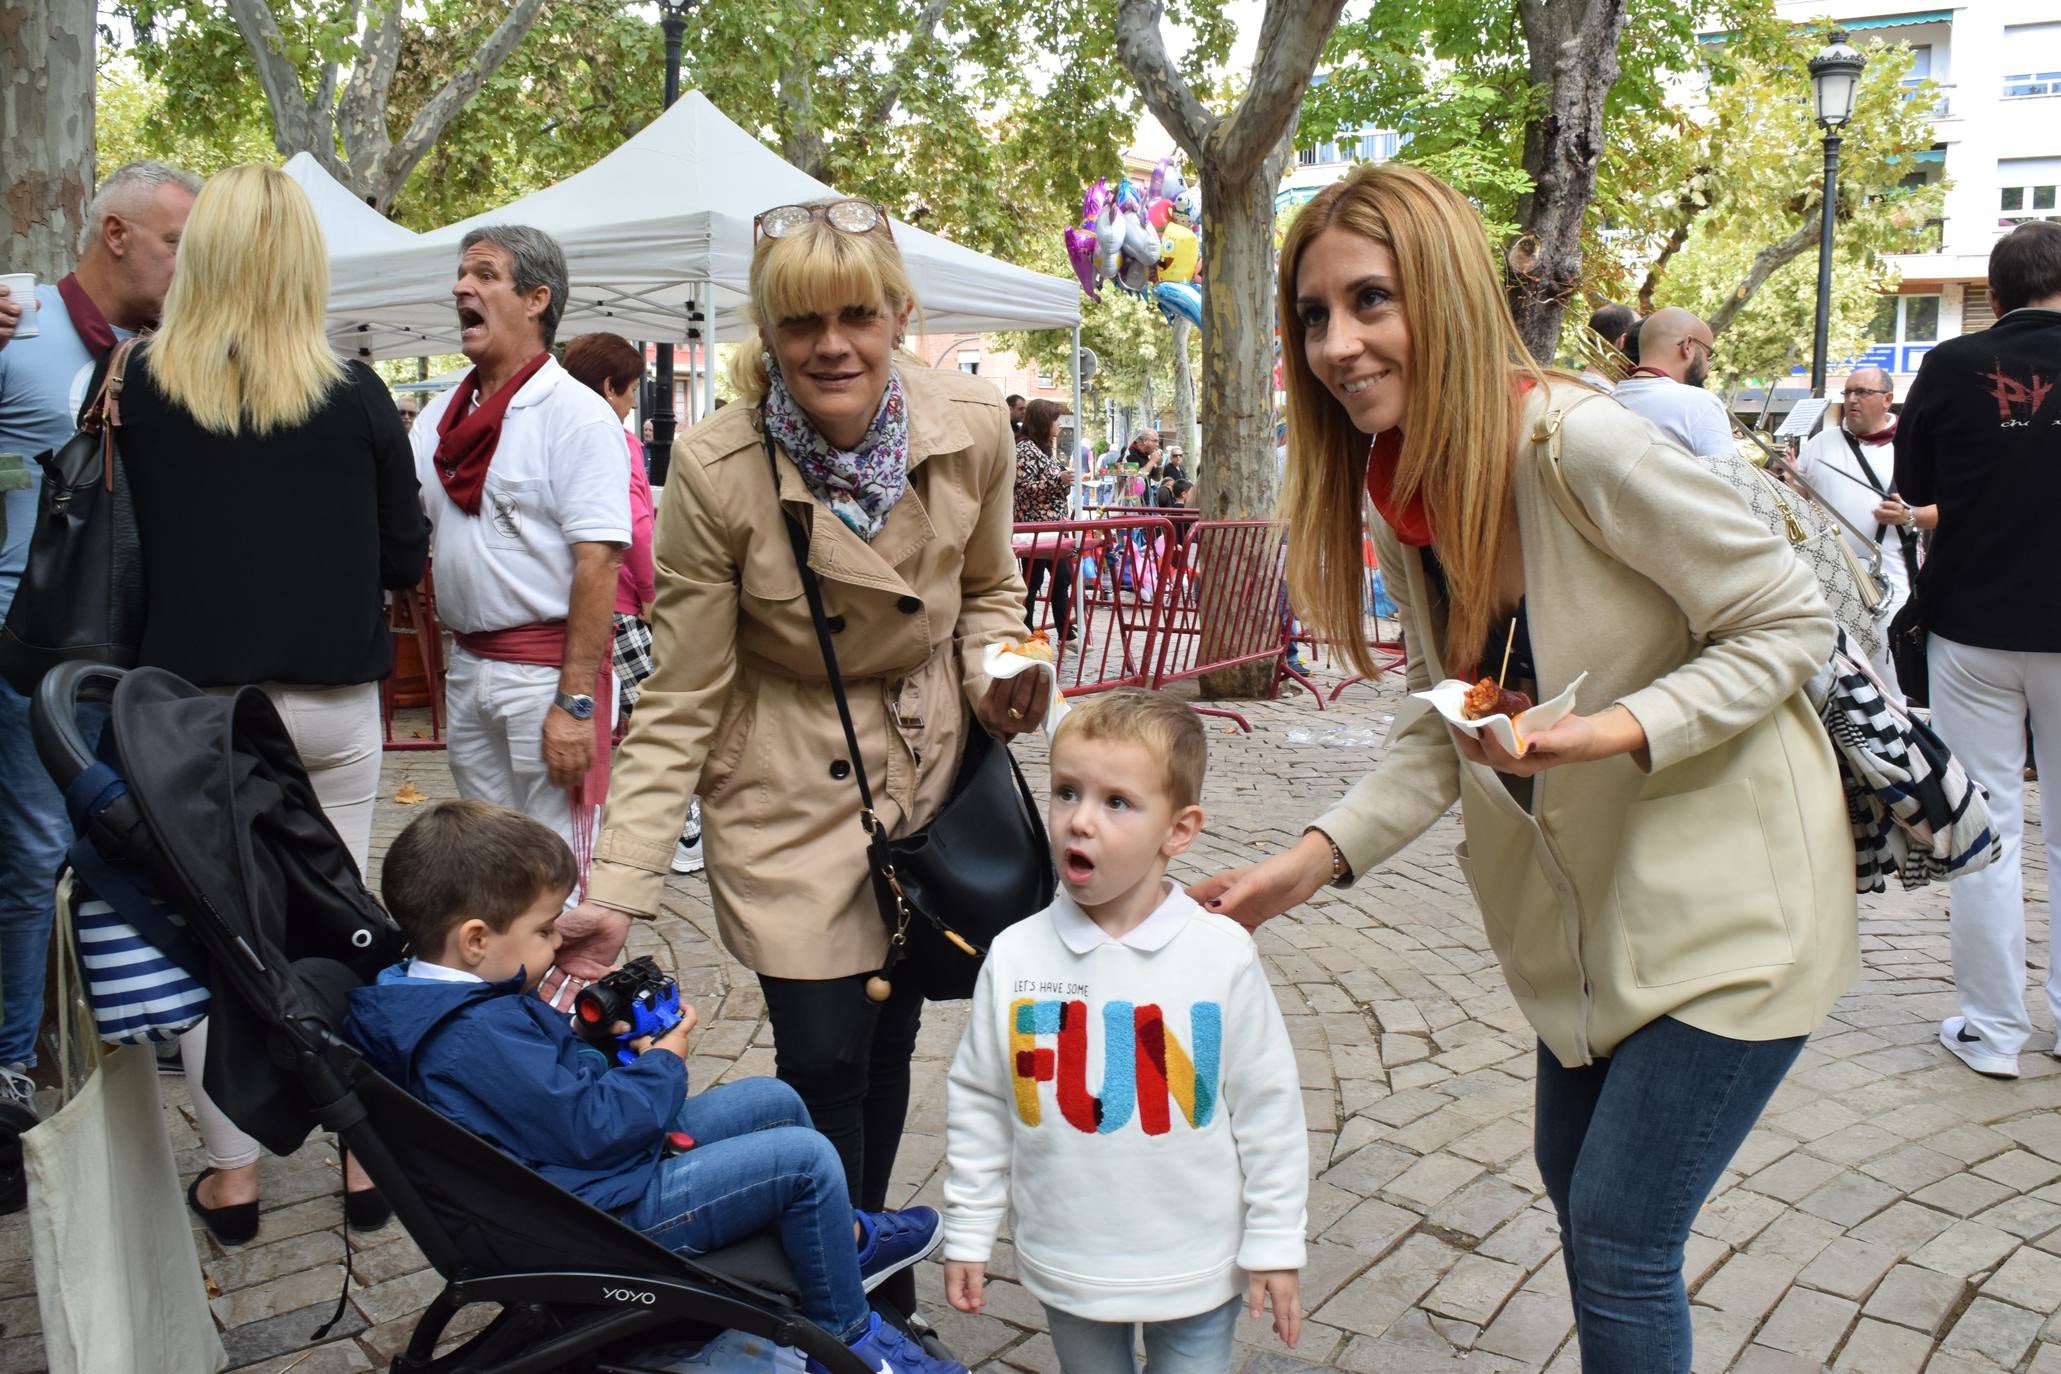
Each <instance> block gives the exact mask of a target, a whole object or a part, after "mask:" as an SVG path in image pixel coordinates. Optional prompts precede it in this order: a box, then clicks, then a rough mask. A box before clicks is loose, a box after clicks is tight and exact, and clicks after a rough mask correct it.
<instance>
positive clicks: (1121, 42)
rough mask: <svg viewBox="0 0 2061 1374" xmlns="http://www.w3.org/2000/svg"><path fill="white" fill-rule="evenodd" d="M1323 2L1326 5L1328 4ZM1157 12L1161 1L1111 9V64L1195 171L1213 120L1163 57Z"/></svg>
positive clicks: (1128, 0)
mask: <svg viewBox="0 0 2061 1374" xmlns="http://www.w3.org/2000/svg"><path fill="white" fill-rule="evenodd" d="M1324 3H1325V4H1327V5H1329V4H1331V3H1333V0H1324ZM1162 8H1163V3H1162V0H1120V3H1119V4H1118V6H1117V11H1116V55H1117V60H1118V61H1120V62H1122V63H1123V64H1124V70H1125V71H1127V72H1129V73H1130V74H1131V80H1133V81H1135V82H1137V83H1138V93H1139V94H1140V95H1142V96H1144V97H1145V107H1146V108H1147V109H1149V110H1151V111H1152V114H1153V117H1154V118H1155V119H1157V120H1158V121H1159V122H1160V123H1161V124H1163V125H1165V126H1166V131H1167V132H1168V133H1170V134H1172V135H1173V136H1174V141H1175V142H1176V143H1179V144H1180V145H1181V148H1182V150H1183V151H1184V152H1186V153H1187V154H1188V156H1189V157H1190V158H1191V159H1192V160H1193V161H1194V163H1195V165H1196V166H1197V167H1198V168H1200V167H1201V166H1202V161H1203V156H1202V145H1203V144H1204V143H1206V142H1208V141H1209V138H1210V135H1212V134H1213V133H1215V132H1216V128H1217V124H1218V123H1219V121H1218V119H1217V116H1215V115H1214V114H1211V113H1210V111H1209V109H1208V108H1207V107H1206V106H1205V105H1203V103H1202V102H1201V101H1200V100H1197V99H1196V98H1195V92H1194V91H1192V90H1190V89H1189V87H1188V83H1187V81H1186V80H1185V79H1184V78H1183V77H1182V76H1181V73H1180V70H1179V69H1178V68H1176V67H1175V66H1174V63H1173V59H1172V58H1170V57H1168V56H1167V52H1166V43H1165V42H1164V41H1163V40H1162V39H1161V38H1160V36H1159V16H1160V11H1161V9H1162ZM1272 11H1273V6H1272V5H1269V6H1268V14H1269V17H1270V18H1271V16H1272Z"/></svg>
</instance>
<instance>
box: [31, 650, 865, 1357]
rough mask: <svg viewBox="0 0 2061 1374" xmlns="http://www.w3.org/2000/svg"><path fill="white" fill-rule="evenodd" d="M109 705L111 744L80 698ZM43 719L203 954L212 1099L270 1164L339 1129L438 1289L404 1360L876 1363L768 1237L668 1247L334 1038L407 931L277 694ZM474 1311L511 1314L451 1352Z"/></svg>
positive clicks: (125, 699) (72, 709)
mask: <svg viewBox="0 0 2061 1374" xmlns="http://www.w3.org/2000/svg"><path fill="white" fill-rule="evenodd" d="M102 706H105V707H106V708H107V710H108V713H109V719H108V725H107V728H106V731H105V733H104V735H103V736H102V738H101V740H100V743H99V745H98V747H97V748H96V747H94V746H93V745H91V744H89V742H88V739H87V730H86V729H84V728H82V726H81V721H80V716H81V708H82V707H84V708H87V711H88V713H89V714H91V715H94V716H97V715H98V714H99V710H100V708H101V707H102ZM31 723H32V729H33V732H34V735H35V741H36V746H37V750H38V753H39V755H40V757H41V758H42V760H43V764H44V766H45V767H46V768H47V769H48V770H49V771H50V773H51V775H52V777H54V778H55V779H56V781H57V784H58V786H59V788H60V789H61V790H64V791H65V792H66V793H67V797H68V800H71V801H73V802H74V814H75V815H78V814H81V812H84V813H85V814H86V815H87V817H88V819H87V823H86V825H85V834H86V836H87V837H88V838H89V839H90V841H91V842H92V845H93V847H94V849H95V850H96V851H97V852H98V855H99V858H100V859H101V860H104V861H105V862H106V864H107V865H109V866H110V867H112V868H113V869H116V870H126V873H127V875H128V876H130V877H132V878H140V879H142V880H143V881H144V882H145V883H146V884H148V885H150V886H154V888H155V889H156V891H157V893H158V894H160V896H161V897H162V899H163V900H165V901H166V902H167V903H168V904H169V905H170V906H172V907H173V908H174V909H175V910H176V911H177V912H178V913H179V915H180V916H181V918H182V919H183V921H184V924H185V928H186V932H187V933H188V935H189V936H190V937H191V941H190V943H191V945H192V946H197V947H198V948H197V951H194V950H192V949H189V950H188V951H187V953H186V957H187V958H192V959H194V960H195V962H196V963H198V964H200V965H201V967H196V968H191V969H189V972H191V973H192V974H193V975H194V976H195V977H196V978H197V979H199V980H200V981H202V982H204V983H205V984H206V985H207V987H208V989H209V993H210V1003H209V1014H210V1016H211V1017H212V1018H213V1019H212V1025H213V1028H214V1029H213V1032H212V1034H211V1036H210V1044H209V1053H208V1063H207V1066H206V1083H207V1088H208V1092H209V1094H210V1095H211V1096H213V1097H214V1098H215V1100H216V1102H217V1103H218V1104H219V1105H220V1106H221V1108H222V1110H223V1111H224V1113H225V1114H226V1115H227V1116H228V1117H229V1118H230V1119H231V1120H232V1121H234V1122H235V1123H236V1124H237V1125H238V1126H239V1127H241V1128H242V1129H244V1130H245V1131H248V1132H249V1133H250V1134H252V1135H253V1136H255V1137H257V1139H258V1140H259V1141H261V1142H262V1143H263V1144H264V1145H265V1147H266V1148H267V1149H269V1150H272V1151H273V1152H274V1153H277V1154H289V1153H291V1152H292V1151H293V1150H295V1149H297V1148H298V1147H299V1146H300V1144H301V1143H302V1142H303V1141H304V1140H305V1139H306V1138H307V1135H308V1133H309V1132H310V1131H312V1130H314V1129H315V1128H317V1127H318V1126H319V1127H321V1128H323V1129H326V1130H329V1131H333V1132H335V1133H336V1135H337V1136H338V1137H339V1139H340V1140H341V1141H342V1143H343V1146H344V1147H345V1148H346V1149H348V1150H349V1151H350V1152H351V1153H352V1154H353V1155H354V1156H356V1157H357V1158H358V1160H359V1161H361V1162H362V1163H363V1165H364V1167H365V1170H366V1172H367V1173H368V1174H370V1175H371V1177H372V1180H373V1181H374V1182H375V1183H377V1184H378V1185H379V1186H380V1188H381V1189H382V1190H384V1192H385V1194H386V1196H387V1198H388V1200H389V1201H390V1202H391V1203H392V1205H393V1210H394V1215H395V1216H396V1217H397V1218H398V1219H399V1221H400V1222H401V1224H402V1225H403V1226H404V1227H406V1228H407V1231H408V1234H409V1235H410V1236H411V1237H413V1238H414V1240H415V1242H416V1244H417V1245H419V1246H420V1247H421V1248H422V1251H423V1253H424V1254H425V1255H426V1256H428V1258H429V1262H430V1264H431V1265H432V1266H434V1267H435V1269H436V1271H437V1273H438V1274H440V1275H441V1276H442V1277H443V1279H444V1289H443V1291H442V1293H440V1294H439V1295H438V1297H437V1298H436V1300H435V1301H434V1302H433V1303H432V1304H431V1305H430V1307H429V1309H428V1310H427V1311H426V1312H424V1313H423V1315H422V1319H421V1321H420V1322H419V1323H418V1324H417V1325H416V1327H415V1330H414V1333H413V1336H412V1338H411V1339H410V1341H409V1342H408V1346H407V1349H406V1350H404V1351H402V1352H401V1353H400V1354H399V1355H397V1356H395V1357H394V1360H393V1363H392V1365H391V1368H392V1369H393V1370H395V1371H415V1372H418V1374H431V1372H434V1374H446V1372H448V1374H458V1372H459V1371H465V1374H546V1372H547V1371H583V1372H586V1374H640V1372H641V1371H654V1370H662V1369H665V1368H668V1367H669V1365H668V1364H667V1363H661V1362H655V1361H657V1360H658V1358H659V1357H658V1356H657V1354H656V1353H655V1352H659V1351H663V1352H665V1353H664V1359H665V1360H666V1361H670V1360H671V1359H672V1358H674V1357H675V1356H677V1355H678V1354H679V1353H681V1352H682V1351H685V1350H689V1349H691V1348H692V1346H693V1345H694V1344H695V1343H697V1342H703V1343H705V1342H707V1341H710V1340H713V1339H714V1338H715V1337H717V1336H719V1335H720V1334H721V1333H723V1332H724V1331H726V1330H727V1331H738V1332H744V1333H748V1334H750V1335H755V1336H759V1337H763V1338H766V1339H769V1340H771V1341H773V1342H774V1343H776V1344H778V1345H781V1346H786V1347H791V1348H792V1349H794V1350H796V1351H799V1352H801V1353H803V1354H806V1355H809V1356H813V1357H814V1358H815V1359H817V1360H818V1361H820V1362H821V1363H822V1364H823V1365H824V1366H825V1367H827V1368H828V1369H830V1370H831V1371H832V1372H833V1374H869V1371H868V1367H867V1365H866V1364H865V1362H864V1361H862V1360H861V1359H859V1357H857V1356H856V1355H854V1354H853V1353H852V1352H851V1351H850V1350H849V1349H847V1348H846V1346H845V1345H844V1344H843V1342H841V1341H840V1340H838V1339H837V1338H836V1336H834V1335H832V1334H831V1333H829V1332H826V1331H824V1330H823V1329H821V1328H820V1327H818V1326H816V1325H814V1324H813V1323H811V1322H809V1321H808V1320H807V1319H806V1318H804V1317H803V1316H802V1315H801V1314H800V1312H799V1311H798V1310H797V1307H796V1303H797V1300H798V1295H797V1293H796V1290H795V1284H794V1279H793V1276H792V1274H791V1273H790V1271H789V1269H788V1265H787V1258H786V1255H785V1254H784V1253H783V1252H782V1250H781V1248H780V1246H779V1243H778V1241H777V1239H775V1238H774V1237H773V1236H772V1235H771V1234H770V1233H768V1234H764V1235H760V1236H756V1237H753V1238H751V1239H750V1240H748V1241H746V1242H744V1243H742V1244H739V1245H735V1246H731V1247H728V1248H725V1249H723V1250H719V1251H715V1252H712V1253H710V1254H707V1255H704V1256H702V1257H700V1258H699V1259H694V1260H689V1259H685V1258H682V1257H681V1256H678V1255H675V1254H672V1253H671V1252H669V1251H667V1250H665V1249H664V1248H663V1247H661V1246H659V1245H657V1244H654V1243H653V1242H652V1241H650V1240H647V1239H646V1238H645V1237H643V1236H642V1235H639V1234H638V1233H637V1232H636V1231H633V1230H631V1229H630V1228H629V1227H627V1226H625V1225H624V1224H622V1223H621V1222H619V1221H617V1220H616V1219H615V1218H613V1217H611V1216H609V1215H607V1214H606V1213H603V1212H601V1211H598V1210H596V1209H595V1208H593V1207H590V1206H588V1205H587V1204H586V1203H584V1202H582V1201H581V1200H580V1199H578V1198H576V1197H574V1196H573V1195H572V1194H570V1193H567V1192H564V1191H562V1190H560V1189H559V1188H557V1187H555V1186H554V1185H552V1184H551V1183H549V1182H546V1181H545V1180H544V1179H542V1178H540V1177H539V1176H537V1175H536V1174H534V1173H532V1172H531V1171H530V1170H529V1169H528V1168H526V1167H524V1166H523V1165H521V1164H519V1163H517V1162H516V1161H515V1160H513V1159H511V1158H509V1157H508V1156H506V1155H504V1154H502V1153H501V1152H500V1151H499V1150H497V1149H495V1148H494V1147H493V1146H491V1145H489V1144H487V1143H486V1142H485V1141H483V1140H481V1139H479V1138H478V1137H477V1136H474V1135H473V1134H471V1133H470V1132H468V1131H466V1130H465V1129H463V1128H462V1127H459V1126H456V1125H454V1124H452V1123H451V1122H449V1121H446V1120H445V1119H444V1118H443V1117H441V1116H439V1115H437V1114H436V1113H435V1112H434V1111H432V1110H430V1109H429V1108H428V1107H426V1106H424V1105H423V1104H422V1103H420V1102H417V1101H416V1100H415V1099H414V1098H412V1097H410V1096H409V1095H408V1094H407V1093H406V1092H404V1091H402V1090H401V1089H400V1088H398V1087H396V1086H395V1085H394V1084H392V1083H390V1082H388V1081H387V1080H386V1079H385V1078H383V1077H381V1076H380V1075H379V1074H378V1073H377V1072H375V1071H374V1070H373V1069H371V1068H370V1067H368V1066H367V1065H366V1064H365V1062H364V1061H363V1060H362V1059H361V1058H360V1057H359V1056H358V1054H357V1053H356V1051H354V1050H353V1049H352V1048H351V1047H350V1046H349V1045H348V1044H346V1043H344V1042H343V1040H341V1039H340V1038H339V1036H338V1034H337V1033H336V1030H337V1028H338V1027H340V1026H341V1025H342V1022H343V1014H344V999H345V997H346V995H347V994H348V992H349V990H350V989H351V988H353V987H356V986H359V985H360V984H362V983H364V982H366V981H368V980H369V979H370V978H371V977H373V976H374V975H375V974H376V973H377V971H378V970H379V969H380V968H381V967H383V966H384V965H386V964H388V963H391V962H393V960H394V959H395V958H396V957H397V956H398V955H399V953H400V947H401V935H400V931H399V929H398V928H397V927H396V926H395V925H394V923H393V920H392V918H391V917H389V916H388V915H387V914H386V912H385V910H384V909H383V908H381V906H380V905H379V903H378V901H377V900H375V899H374V898H373V896H372V894H371V893H370V892H369V891H367V889H366V887H365V884H364V882H363V880H362V878H361V877H360V875H359V873H358V871H357V867H356V865H355V864H354V863H353V862H352V861H351V857H350V854H349V852H348V851H347V850H346V849H345V848H344V845H343V842H342V840H341V839H340V838H338V836H337V834H336V832H335V831H334V830H333V829H332V828H331V827H330V825H329V822H328V820H327V819H326V818H325V817H324V816H323V814H322V811H321V808H320V807H319V806H318V805H317V804H316V801H315V796H314V792H313V790H312V789H311V788H310V786H309V783H308V780H307V776H306V774H305V773H304V772H303V771H302V768H301V764H300V759H299V756H298V754H296V752H295V750H294V747H293V742H292V740H291V739H290V738H289V737H288V735H287V733H286V729H285V726H284V725H283V724H282V723H281V722H280V719H279V716H278V714H277V713H276V712H275V711H274V710H273V708H272V705H271V703H270V702H269V701H268V700H267V699H266V698H265V696H264V694H263V693H261V692H259V691H257V690H256V689H252V688H246V689H244V690H242V691H240V692H237V693H235V694H234V695H226V696H208V695H206V694H204V693H202V692H201V691H200V690H199V689H197V688H195V687H193V686H192V685H191V684H189V683H187V682H185V681H183V680H182V679H180V678H178V677H176V676H174V675H173V674H171V673H168V672H165V671H163V670H161V669H155V668H138V669H132V670H128V671H126V672H125V671H123V670H121V669H116V668H108V667H102V666H98V665H92V664H78V663H74V664H66V665H64V666H61V667H59V668H58V669H56V670H54V671H52V672H51V673H50V674H48V675H47V676H46V677H45V678H44V679H43V681H42V683H41V684H40V685H39V687H38V689H37V692H36V695H35V699H34V702H33V706H32V714H31ZM82 779H83V782H82ZM74 784H80V787H79V788H78V789H77V790H75V789H74ZM87 793H90V796H91V800H90V802H88V803H82V802H80V801H79V798H80V797H81V796H83V795H84V794H87ZM346 1258H347V1259H348V1253H347V1255H346ZM476 1303H487V1304H498V1305H499V1307H500V1312H499V1313H498V1315H496V1316H495V1317H494V1318H493V1319H492V1321H491V1322H490V1323H489V1324H488V1325H486V1326H485V1327H484V1328H482V1329H481V1330H479V1331H478V1332H477V1333H476V1334H474V1335H473V1336H472V1337H471V1338H469V1339H467V1340H466V1341H464V1342H463V1343H462V1344H460V1345H459V1346H457V1347H456V1348H455V1349H453V1350H451V1351H449V1352H448V1353H446V1354H444V1355H441V1356H439V1355H437V1354H436V1347H437V1345H438V1344H439V1342H440V1340H441V1339H442V1337H443V1334H444V1332H445V1330H446V1329H447V1328H448V1326H449V1325H450V1323H451V1321H452V1319H453V1318H454V1317H455V1316H456V1315H457V1314H458V1313H459V1312H460V1311H461V1310H462V1309H464V1308H466V1307H468V1306H471V1305H473V1304H476Z"/></svg>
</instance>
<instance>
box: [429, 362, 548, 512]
mask: <svg viewBox="0 0 2061 1374" xmlns="http://www.w3.org/2000/svg"><path fill="white" fill-rule="evenodd" d="M550 361H551V354H550V352H549V351H548V350H547V351H545V352H543V353H539V354H538V355H537V356H536V357H534V358H532V359H530V360H529V361H528V362H526V363H524V364H523V365H522V368H521V370H520V371H518V372H517V373H516V374H515V375H514V376H513V377H510V378H509V379H508V380H507V381H505V382H503V383H502V384H501V389H500V390H499V391H496V392H495V393H494V394H493V395H492V396H489V397H488V398H487V399H486V400H484V401H481V402H480V403H479V408H478V409H476V410H471V411H469V412H468V410H467V407H469V406H471V404H472V398H473V397H474V396H476V395H478V394H479V369H478V368H476V367H475V368H474V369H472V371H470V372H468V373H466V374H465V380H464V381H462V382H460V383H458V389H457V392H456V394H455V395H453V396H452V397H451V404H450V407H449V409H447V410H445V411H444V413H443V415H442V416H441V417H440V418H439V419H438V420H437V451H436V458H435V460H434V461H435V463H436V469H437V476H438V477H439V478H441V479H442V480H443V483H444V492H445V494H446V495H448V496H449V497H450V498H451V504H453V505H455V506H456V507H458V509H460V510H462V511H464V512H465V513H466V514H467V515H478V514H479V498H480V491H481V489H482V488H484V487H485V486H486V484H487V464H489V463H491V462H493V461H494V450H495V449H496V448H498V447H500V444H501V418H502V417H503V416H504V415H506V414H507V413H508V403H509V402H510V401H512V400H514V399H515V393H516V392H518V391H520V390H522V384H523V383H524V382H527V381H528V380H529V379H530V378H532V377H534V376H536V375H537V369H539V368H541V367H542V366H543V365H544V364H545V363H548V362H550Z"/></svg>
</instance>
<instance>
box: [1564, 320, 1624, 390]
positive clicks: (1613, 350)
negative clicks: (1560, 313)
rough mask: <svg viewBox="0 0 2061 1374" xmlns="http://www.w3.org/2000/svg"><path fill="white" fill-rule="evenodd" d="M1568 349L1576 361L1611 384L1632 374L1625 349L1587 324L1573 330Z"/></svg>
mask: <svg viewBox="0 0 2061 1374" xmlns="http://www.w3.org/2000/svg"><path fill="white" fill-rule="evenodd" d="M1569 351H1570V352H1571V353H1573V354H1574V360H1575V361H1576V362H1577V363H1580V364H1581V365H1582V366H1583V367H1585V368H1587V369H1588V370H1589V371H1591V372H1593V373H1595V374H1596V375H1597V376H1599V377H1601V378H1603V379H1604V380H1605V381H1607V382H1609V383H1611V384H1612V385H1613V386H1614V385H1616V384H1617V383H1618V382H1621V381H1623V380H1624V379H1625V378H1627V377H1629V376H1631V375H1632V360H1631V359H1630V358H1629V357H1627V356H1626V354H1625V351H1624V350H1623V349H1621V348H1619V347H1618V346H1617V345H1616V344H1614V343H1612V342H1610V340H1608V339H1606V338H1604V337H1603V336H1602V335H1601V334H1598V333H1597V332H1596V331H1595V330H1593V329H1591V328H1589V327H1588V326H1587V325H1583V326H1582V327H1581V328H1579V329H1577V330H1575V331H1574V338H1573V341H1572V343H1571V345H1570V347H1569Z"/></svg>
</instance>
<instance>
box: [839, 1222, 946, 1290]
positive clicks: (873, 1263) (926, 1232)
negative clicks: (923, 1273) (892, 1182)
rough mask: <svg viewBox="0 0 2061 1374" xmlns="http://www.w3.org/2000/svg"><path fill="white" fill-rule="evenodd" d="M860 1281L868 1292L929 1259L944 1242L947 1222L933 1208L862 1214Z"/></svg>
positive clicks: (860, 1226) (860, 1223) (860, 1228)
mask: <svg viewBox="0 0 2061 1374" xmlns="http://www.w3.org/2000/svg"><path fill="white" fill-rule="evenodd" d="M852 1215H853V1216H855V1217H857V1218H858V1219H859V1230H860V1231H861V1232H863V1233H864V1237H863V1239H861V1240H860V1242H859V1282H860V1284H861V1285H863V1286H864V1288H865V1289H866V1291H867V1292H868V1293H871V1292H872V1291H873V1290H874V1289H876V1288H878V1287H880V1285H881V1284H883V1283H886V1282H887V1280H888V1278H889V1277H890V1276H892V1275H895V1274H899V1273H901V1272H902V1271H903V1270H904V1269H907V1268H908V1267H909V1266H910V1265H912V1264H916V1263H919V1262H921V1261H922V1260H925V1259H928V1258H929V1257H930V1255H931V1253H932V1252H933V1251H935V1250H936V1249H937V1248H938V1246H940V1245H942V1244H943V1243H944V1239H945V1223H944V1221H943V1219H942V1218H940V1217H939V1216H938V1214H937V1209H936V1208H934V1207H911V1208H909V1209H907V1210H906V1211H901V1212H859V1211H854V1212H853V1213H852Z"/></svg>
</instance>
